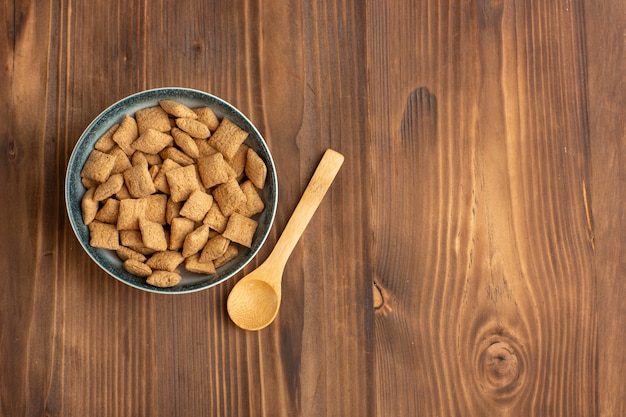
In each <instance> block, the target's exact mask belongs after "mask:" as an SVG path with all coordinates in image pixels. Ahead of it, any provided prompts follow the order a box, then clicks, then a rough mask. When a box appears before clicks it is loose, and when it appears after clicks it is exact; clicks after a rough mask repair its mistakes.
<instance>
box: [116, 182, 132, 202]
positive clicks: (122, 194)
mask: <svg viewBox="0 0 626 417" xmlns="http://www.w3.org/2000/svg"><path fill="white" fill-rule="evenodd" d="M115 198H117V199H118V200H120V201H122V200H126V199H128V198H132V197H131V196H130V193H129V192H128V187H126V184H123V185H122V188H120V190H119V191H118V192H117V193H116V194H115Z"/></svg>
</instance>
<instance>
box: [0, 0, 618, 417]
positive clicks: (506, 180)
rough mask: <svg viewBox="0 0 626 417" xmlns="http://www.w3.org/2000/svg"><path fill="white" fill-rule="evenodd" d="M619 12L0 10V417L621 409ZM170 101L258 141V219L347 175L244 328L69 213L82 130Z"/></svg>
mask: <svg viewBox="0 0 626 417" xmlns="http://www.w3.org/2000/svg"><path fill="white" fill-rule="evenodd" d="M625 7H626V6H624V4H623V2H618V1H616V0H609V1H605V2H600V3H598V2H594V1H591V0H583V1H562V2H557V1H540V0H530V1H524V2H522V1H515V0H511V1H502V0H471V1H464V2H453V1H448V0H425V1H415V0H402V1H391V2H376V1H359V2H348V1H344V0H340V1H329V0H315V1H312V2H304V3H303V2H298V1H295V0H277V1H272V2H254V1H248V0H236V1H234V2H225V1H213V2H203V1H199V0H183V1H180V2H166V1H160V0H157V1H151V2H148V1H145V0H130V1H126V2H122V1H120V0H112V1H91V2H77V1H74V0H58V1H45V0H41V1H34V0H25V1H19V2H18V1H11V0H4V1H2V2H0V25H2V30H0V56H1V57H2V67H0V68H1V71H2V75H1V76H0V115H1V116H0V117H1V121H2V122H1V123H0V156H1V157H2V162H1V163H0V201H1V202H2V204H0V219H2V221H3V229H2V231H3V236H2V238H0V272H1V274H2V284H3V291H1V292H0V416H42V415H43V416H61V415H106V416H128V415H133V416H144V415H145V416H186V415H203V416H222V415H229V416H257V415H271V416H324V415H328V416H337V415H342V416H372V415H379V416H405V415H415V416H435V415H439V416H524V417H527V416H579V415H580V416H602V417H604V416H607V417H608V416H617V415H624V414H626V388H625V386H624V384H623V379H624V378H623V375H624V374H625V373H626V354H625V353H624V349H623V346H624V344H625V343H626V310H625V307H624V303H623V302H622V299H623V298H624V296H625V295H626V282H625V281H624V280H623V277H624V276H625V275H626V263H625V262H624V259H626V253H625V248H626V241H625V240H624V237H625V236H626V231H625V230H624V228H625V226H624V221H623V219H624V218H625V217H626V213H625V212H624V211H625V209H624V207H626V205H625V204H624V201H625V199H626V196H625V194H624V190H626V176H625V174H624V169H623V165H624V163H623V161H624V157H625V155H626V129H625V126H626V119H625V116H624V111H623V109H624V105H625V104H626V103H625V100H626V95H625V94H624V91H625V90H624V87H625V78H624V74H625V73H626V71H624V70H625V69H626V68H625V64H624V62H625V61H624V56H625V49H626V44H625V43H624V33H625V31H626V8H625ZM161 86H184V87H191V88H197V89H200V90H204V91H208V92H211V93H213V94H216V95H218V96H221V97H222V98H224V99H226V100H228V101H230V102H231V103H233V104H234V105H236V106H238V107H239V108H240V109H241V110H242V111H243V112H244V113H245V114H247V115H248V116H249V118H250V119H251V120H252V121H253V123H255V125H256V126H257V127H258V128H259V130H260V131H261V132H262V133H263V134H264V136H265V138H266V140H267V142H268V145H269V147H270V149H271V151H272V153H273V155H274V159H275V162H276V165H277V170H278V181H279V193H280V197H279V209H278V213H277V217H276V221H275V225H274V228H273V230H272V233H271V236H270V238H269V240H268V245H267V246H266V247H265V248H263V250H262V251H261V253H260V254H259V256H258V258H257V259H256V260H255V261H254V262H253V264H251V265H249V266H248V267H247V268H246V271H244V272H243V273H241V274H240V275H239V276H238V277H237V279H239V278H241V277H242V276H243V275H244V273H245V272H248V271H250V270H252V269H253V268H254V267H255V266H256V265H258V264H260V263H261V262H262V261H263V260H264V259H265V258H266V257H267V255H268V254H269V251H270V250H271V247H272V246H273V244H274V243H275V241H276V239H277V237H278V236H279V234H280V232H281V231H282V230H283V228H284V227H285V224H286V222H287V219H288V218H289V216H290V214H291V212H292V211H293V209H294V207H295V206H296V203H297V201H298V199H299V198H300V195H301V193H302V191H303V190H304V187H305V186H306V184H307V183H308V181H309V179H310V177H311V175H312V173H313V170H314V169H315V166H316V165H317V163H318V162H319V159H320V158H321V155H322V153H323V151H324V150H325V149H327V148H333V149H336V150H338V151H339V152H341V153H342V154H344V155H345V157H346V159H345V163H344V166H343V168H342V170H341V172H340V173H339V175H338V177H337V179H336V181H335V183H334V184H333V187H332V188H331V190H330V191H329V194H328V195H327V196H326V197H325V199H324V201H323V202H322V205H321V206H320V208H319V210H318V211H317V212H316V214H315V216H314V217H313V219H312V220H311V222H310V224H309V226H308V227H307V230H306V232H305V233H304V236H303V237H302V240H301V241H300V243H299V244H298V245H297V246H296V248H295V250H294V253H293V254H292V256H291V258H290V260H289V262H288V263H287V266H286V269H285V280H284V282H283V284H284V285H283V301H282V306H281V310H280V313H279V316H278V317H277V319H276V321H275V322H274V323H273V324H272V325H271V326H269V327H268V328H267V329H265V330H262V331H260V332H244V331H241V330H240V329H238V328H237V327H236V326H234V325H233V323H232V322H230V320H229V319H228V316H227V313H226V297H227V295H228V293H229V291H230V289H231V288H232V286H233V285H234V283H235V281H236V280H233V281H229V282H227V283H224V284H223V285H220V286H218V287H216V288H212V289H209V290H207V291H203V292H200V293H195V294H187V295H180V296H175V297H168V296H158V295H155V294H147V293H143V292H140V291H137V290H135V289H132V288H129V287H127V286H125V285H124V284H121V283H119V282H117V281H115V280H114V279H112V278H111V277H109V276H108V275H106V274H105V273H104V272H102V271H101V270H100V269H99V268H98V267H97V266H96V265H95V264H94V263H93V262H92V261H91V260H90V259H89V258H88V257H87V255H86V254H85V253H84V251H83V250H82V248H81V247H80V245H79V244H78V242H77V240H76V238H75V237H74V235H73V233H72V231H71V228H70V226H69V222H68V221H67V217H66V214H65V206H64V204H65V203H64V201H63V197H62V196H63V181H64V176H65V167H66V164H67V161H68V159H69V155H70V153H71V150H72V148H73V146H74V144H75V143H76V141H77V139H78V137H79V136H80V134H81V132H82V130H83V129H84V128H85V127H86V126H87V125H88V124H89V122H90V120H92V119H93V118H94V117H95V116H96V115H97V114H98V113H99V112H101V111H102V110H103V109H104V108H106V107H107V106H108V105H109V104H111V103H113V102H114V101H116V100H119V99H121V98H123V97H124V96H126V95H128V94H131V93H134V92H136V91H139V90H143V89H147V88H153V87H161Z"/></svg>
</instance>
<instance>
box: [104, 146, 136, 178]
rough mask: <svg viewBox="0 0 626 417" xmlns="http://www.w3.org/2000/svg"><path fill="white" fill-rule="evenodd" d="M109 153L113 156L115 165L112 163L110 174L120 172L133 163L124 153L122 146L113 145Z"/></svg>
mask: <svg viewBox="0 0 626 417" xmlns="http://www.w3.org/2000/svg"><path fill="white" fill-rule="evenodd" d="M109 155H113V156H115V165H113V169H112V170H111V174H121V173H122V172H124V171H126V170H127V169H128V168H130V167H132V166H133V165H132V164H131V163H130V159H129V158H128V155H126V154H125V153H124V151H123V150H122V148H120V147H119V146H117V145H115V146H114V147H113V148H112V149H111V150H110V151H109Z"/></svg>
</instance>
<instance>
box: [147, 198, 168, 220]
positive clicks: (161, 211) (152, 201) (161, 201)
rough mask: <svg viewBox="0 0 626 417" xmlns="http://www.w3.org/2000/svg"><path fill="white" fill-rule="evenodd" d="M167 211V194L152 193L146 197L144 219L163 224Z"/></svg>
mask: <svg viewBox="0 0 626 417" xmlns="http://www.w3.org/2000/svg"><path fill="white" fill-rule="evenodd" d="M166 212H167V196H166V195H165V194H152V195H149V196H148V197H146V219H147V220H150V221H151V222H155V223H159V224H161V225H164V224H166V223H167V221H166Z"/></svg>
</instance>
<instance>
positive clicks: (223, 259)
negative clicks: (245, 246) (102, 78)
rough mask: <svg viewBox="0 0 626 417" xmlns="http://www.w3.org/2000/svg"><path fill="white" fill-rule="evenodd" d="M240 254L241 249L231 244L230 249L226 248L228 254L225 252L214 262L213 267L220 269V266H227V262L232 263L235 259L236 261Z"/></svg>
mask: <svg viewBox="0 0 626 417" xmlns="http://www.w3.org/2000/svg"><path fill="white" fill-rule="evenodd" d="M238 253H239V248H237V245H236V244H234V243H231V244H230V245H228V248H226V252H224V254H223V255H222V256H220V257H219V258H217V259H215V260H213V265H215V267H216V268H219V267H220V266H222V265H224V264H226V263H227V262H230V261H232V260H233V259H235V257H236V256H237V254H238Z"/></svg>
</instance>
